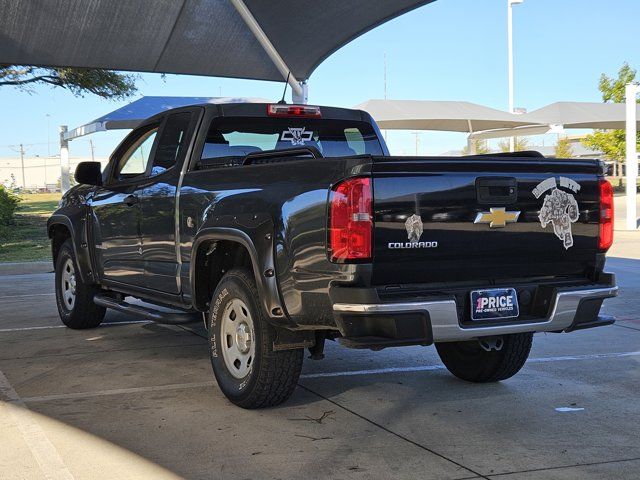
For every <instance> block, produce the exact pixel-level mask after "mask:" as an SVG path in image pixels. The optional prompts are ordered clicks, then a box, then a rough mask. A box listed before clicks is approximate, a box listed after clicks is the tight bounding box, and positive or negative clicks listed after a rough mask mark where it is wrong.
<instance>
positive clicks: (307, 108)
mask: <svg viewBox="0 0 640 480" xmlns="http://www.w3.org/2000/svg"><path fill="white" fill-rule="evenodd" d="M267 115H268V116H270V117H299V118H320V117H322V114H321V113H320V107H317V106H314V105H287V104H284V103H282V104H279V103H274V104H271V105H267Z"/></svg>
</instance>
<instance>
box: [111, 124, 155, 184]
mask: <svg viewBox="0 0 640 480" xmlns="http://www.w3.org/2000/svg"><path fill="white" fill-rule="evenodd" d="M157 135H158V127H153V128H150V129H149V130H147V131H146V132H144V133H143V134H142V135H140V136H139V137H138V138H137V139H136V140H135V141H134V142H133V143H132V144H131V145H130V146H129V148H127V150H126V151H125V152H124V154H123V155H122V157H120V160H119V161H118V164H117V165H116V170H115V175H114V179H116V180H128V179H130V178H135V177H138V176H143V175H144V174H145V173H146V171H147V166H148V165H149V159H150V158H151V154H152V151H153V144H154V142H155V140H156V136H157Z"/></svg>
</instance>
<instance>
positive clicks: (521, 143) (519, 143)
mask: <svg viewBox="0 0 640 480" xmlns="http://www.w3.org/2000/svg"><path fill="white" fill-rule="evenodd" d="M498 148H500V151H501V152H508V151H509V139H508V138H505V139H504V140H501V141H500V142H499V143H498ZM528 149H529V140H527V139H526V138H524V137H516V138H515V142H514V148H513V151H514V152H523V151H525V150H528Z"/></svg>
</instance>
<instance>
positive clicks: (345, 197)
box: [329, 178, 373, 262]
mask: <svg viewBox="0 0 640 480" xmlns="http://www.w3.org/2000/svg"><path fill="white" fill-rule="evenodd" d="M372 230H373V210H372V193H371V179H369V178H350V179H348V180H345V181H343V182H341V183H339V184H338V185H336V186H335V187H334V188H333V190H332V191H331V195H330V197H329V255H330V257H331V261H332V262H348V261H366V260H370V259H371V235H372Z"/></svg>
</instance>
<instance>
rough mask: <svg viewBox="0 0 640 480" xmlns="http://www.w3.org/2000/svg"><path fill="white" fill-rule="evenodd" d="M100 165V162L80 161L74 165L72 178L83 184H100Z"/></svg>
mask: <svg viewBox="0 0 640 480" xmlns="http://www.w3.org/2000/svg"><path fill="white" fill-rule="evenodd" d="M101 168H102V166H101V165H100V162H80V163H79V164H78V166H77V167H76V173H75V175H74V178H75V179H76V182H78V183H82V184H84V185H96V186H98V187H99V186H100V185H102V172H101Z"/></svg>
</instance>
